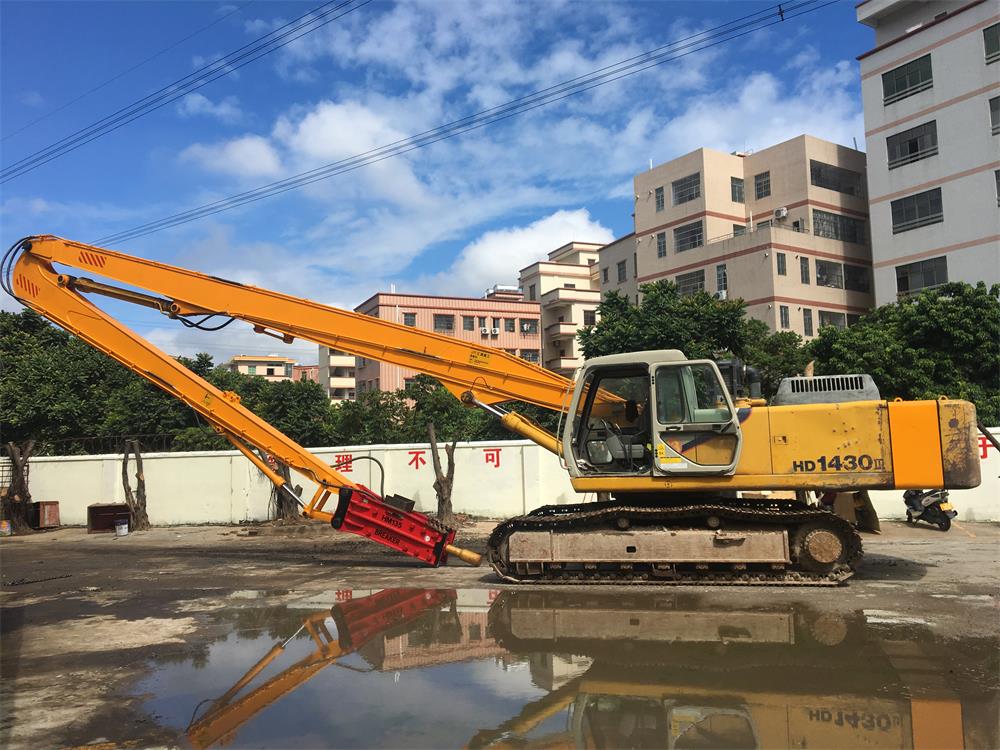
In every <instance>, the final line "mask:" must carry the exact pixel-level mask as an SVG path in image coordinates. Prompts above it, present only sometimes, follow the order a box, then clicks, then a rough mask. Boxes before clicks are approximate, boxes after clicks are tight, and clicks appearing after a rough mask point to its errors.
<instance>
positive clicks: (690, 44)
mask: <svg viewBox="0 0 1000 750" xmlns="http://www.w3.org/2000/svg"><path fill="white" fill-rule="evenodd" d="M836 1H837V0H826V1H825V2H820V0H804V1H802V2H797V3H796V2H793V3H790V4H787V5H786V4H784V3H782V4H779V5H775V6H770V7H769V8H766V9H764V10H761V11H758V12H756V13H751V14H749V15H747V16H743V17H741V18H737V19H734V20H733V21H729V22H727V23H724V24H721V25H720V26H716V27H713V28H711V29H708V30H706V31H703V32H699V33H697V34H693V35H691V36H689V37H685V38H683V39H680V40H677V41H675V42H672V43H670V44H667V45H663V46H660V47H657V48H654V49H652V50H649V51H647V52H644V53H641V54H639V55H635V56H633V57H630V58H627V59H625V60H621V61H619V62H617V63H613V64H611V65H607V66H604V67H603V68H598V69H597V70H595V71H591V72H590V73H587V74H584V75H581V76H577V77H576V78H572V79H569V80H567V81H563V82H561V83H558V84H555V85H553V86H549V87H547V88H544V89H540V90H538V91H534V92H532V93H530V94H526V95H524V96H521V97H518V98H516V99H513V100H511V101H509V102H506V103H505V104H501V105H498V106H495V107H491V108H489V109H485V110H482V111H480V112H477V113H475V114H473V115H469V116H467V117H463V118H460V119H458V120H454V121H452V122H450V123H447V124H445V125H441V126H439V127H437V128H433V129H431V130H426V131H424V132H422V133H418V134H416V135H413V136H408V137H406V138H402V139H400V140H398V141H394V142H393V143H389V144H386V145H384V146H380V147H378V148H374V149H371V150H369V151H365V152H363V153H360V154H355V155H354V156H350V157H347V158H345V159H340V160H338V161H335V162H332V163H330V164H326V165H323V166H321V167H316V168H315V169H311V170H308V171H305V172H301V173H299V174H296V175H293V176H292V177H288V178H285V179H283V180H277V181H275V182H271V183H269V184H267V185H263V186H261V187H258V188H254V189H252V190H248V191H245V192H242V193H238V194H236V195H233V196H229V197H228V198H222V199H219V200H217V201H213V202H211V203H207V204H204V205H202V206H198V207H196V208H192V209H189V210H187V211H182V212H180V213H177V214H173V215H171V216H167V217H165V218H163V219H159V220H156V221H152V222H147V223H146V224H141V225H139V226H136V227H133V228H131V229H128V230H124V231H121V232H117V233H114V234H111V235H108V236H106V237H102V238H101V239H98V240H95V244H110V243H116V242H124V241H126V240H130V239H135V238H137V237H143V236H145V235H148V234H152V233H154V232H158V231H161V230H163V229H168V228H170V227H174V226H179V225H181V224H186V223H188V222H191V221H195V220H197V219H200V218H205V217H207V216H212V215H214V214H217V213H221V212H223V211H228V210H231V209H234V208H238V207H240V206H244V205H247V204H249V203H254V202H256V201H258V200H263V199H265V198H270V197H273V196H276V195H280V194H281V193H285V192H288V191H290V190H296V189H298V188H301V187H304V186H306V185H310V184H312V183H314V182H319V181H320V180H325V179H329V178H331V177H334V176H336V175H340V174H344V173H345V172H351V171H354V170H355V169H360V168H362V167H365V166H369V165H371V164H375V163H377V162H380V161H384V160H386V159H390V158H393V157H395V156H401V155H403V154H406V153H408V152H410V151H414V150H416V149H419V148H423V147H425V146H429V145H431V144H433V143H437V142H438V141H442V140H446V139H448V138H453V137H455V136H457V135H461V134H463V133H467V132H469V131H471V130H476V129H478V128H482V127H486V126H488V125H492V124H495V123H497V122H501V121H503V120H506V119H509V118H511V117H515V116H517V115H520V114H524V113H525V112H529V111H531V110H534V109H537V108H539V107H543V106H546V105H548V104H553V103H555V102H558V101H561V100H562V99H566V98H568V97H570V96H575V95H577V94H580V93H583V92H585V91H589V90H590V89H593V88H597V87H600V86H604V85H607V84H609V83H612V82H614V81H617V80H620V79H622V78H626V77H629V76H632V75H636V74H638V73H641V72H643V71H645V70H648V69H650V68H653V67H657V66H659V65H663V64H665V63H667V62H671V61H674V60H677V59H679V58H681V57H685V56H687V55H690V54H694V53H695V52H700V51H703V50H706V49H709V48H710V47H714V46H717V45H719V44H723V43H725V42H729V41H732V40H734V39H737V38H739V37H742V36H746V35H747V34H750V33H753V32H755V31H759V30H761V29H764V28H767V27H769V26H773V25H775V24H778V23H782V22H783V21H784V20H787V19H791V18H795V17H798V16H801V15H805V14H806V13H811V12H815V11H817V10H820V9H821V8H824V7H826V6H828V5H832V4H833V3H834V2H836Z"/></svg>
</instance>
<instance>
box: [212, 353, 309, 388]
mask: <svg viewBox="0 0 1000 750" xmlns="http://www.w3.org/2000/svg"><path fill="white" fill-rule="evenodd" d="M226 367H228V368H229V369H230V370H231V371H232V372H238V373H242V374H243V375H256V376H257V377H261V378H265V379H267V380H270V381H272V382H276V381H279V380H291V379H292V373H293V372H294V370H293V368H294V367H295V360H294V359H290V358H289V357H278V356H273V355H269V356H266V357H260V356H256V355H251V354H238V355H236V356H235V357H233V358H232V359H231V360H229V362H228V363H227V364H226Z"/></svg>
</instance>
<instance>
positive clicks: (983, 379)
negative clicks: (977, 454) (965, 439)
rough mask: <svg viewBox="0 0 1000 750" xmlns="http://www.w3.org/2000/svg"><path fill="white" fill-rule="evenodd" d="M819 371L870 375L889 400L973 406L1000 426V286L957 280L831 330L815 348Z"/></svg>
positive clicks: (823, 330) (818, 339)
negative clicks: (951, 400) (962, 401)
mask: <svg viewBox="0 0 1000 750" xmlns="http://www.w3.org/2000/svg"><path fill="white" fill-rule="evenodd" d="M809 348H810V351H811V353H812V355H813V356H814V357H815V362H816V374H817V375H832V374H837V373H851V372H860V373H867V374H869V375H871V376H872V377H873V378H874V379H875V383H876V384H877V385H878V387H879V390H880V391H881V393H882V396H883V398H896V397H899V398H903V399H931V398H937V397H938V396H941V395H946V396H949V397H951V398H961V399H966V400H968V401H971V402H973V403H974V404H975V405H976V409H977V411H978V414H979V418H980V419H981V420H983V421H984V422H986V423H987V424H990V425H994V424H1000V285H993V286H992V287H990V288H987V287H986V284H984V283H982V282H980V283H978V284H977V285H976V286H972V285H970V284H963V283H950V284H945V285H944V286H941V287H938V288H937V289H933V290H928V291H925V292H922V293H920V294H916V295H913V296H910V297H905V298H903V299H901V300H900V301H899V302H894V303H892V304H889V305H883V306H882V307H879V308H877V309H875V310H873V311H872V312H870V313H869V314H868V315H865V316H864V317H863V318H862V319H861V320H860V321H859V322H858V323H857V324H856V325H854V326H851V327H850V328H834V327H829V326H828V327H824V328H821V329H820V330H819V335H818V336H817V337H816V339H815V340H814V341H813V342H812V343H811V344H810V347H809Z"/></svg>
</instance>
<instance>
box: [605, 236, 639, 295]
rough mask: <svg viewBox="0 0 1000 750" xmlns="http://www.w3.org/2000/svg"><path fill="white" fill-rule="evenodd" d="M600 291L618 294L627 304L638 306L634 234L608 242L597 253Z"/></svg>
mask: <svg viewBox="0 0 1000 750" xmlns="http://www.w3.org/2000/svg"><path fill="white" fill-rule="evenodd" d="M598 255H599V266H600V271H599V272H600V285H601V286H600V290H601V294H602V295H605V294H607V293H608V292H620V293H621V294H623V295H624V296H625V298H626V299H628V301H629V302H632V303H634V304H639V268H638V265H639V259H638V254H637V253H636V242H635V233H634V232H630V233H629V234H626V235H625V236H624V237H619V238H618V239H617V240H615V241H614V242H609V243H608V244H607V245H605V246H604V247H602V248H601V250H600V252H599V254H598Z"/></svg>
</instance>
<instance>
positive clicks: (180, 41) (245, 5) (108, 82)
mask: <svg viewBox="0 0 1000 750" xmlns="http://www.w3.org/2000/svg"><path fill="white" fill-rule="evenodd" d="M256 1H257V0H249V1H248V2H246V3H243V5H241V6H239V7H238V8H235V9H234V10H231V11H229V12H228V13H226V14H225V15H224V16H220V17H219V18H216V19H215V20H214V21H212V23H210V24H208V25H207V26H202V27H201V28H200V29H198V30H197V31H194V32H192V33H190V34H188V35H187V36H186V37H184V38H183V39H178V40H177V41H176V42H174V43H173V44H171V45H170V46H169V47H164V48H163V49H161V50H160V51H159V52H157V53H156V54H154V55H150V56H149V57H147V58H146V59H145V60H142V61H140V62H137V63H136V64H135V65H133V66H131V67H129V68H126V69H125V70H123V71H122V72H121V73H118V74H117V75H115V76H112V77H111V78H109V79H108V80H106V81H104V83H99V84H97V85H96V86H94V87H93V88H92V89H88V90H87V91H84V92H83V93H82V94H80V95H79V96H77V97H76V98H74V99H70V100H69V101H68V102H66V103H65V104H62V105H61V106H59V107H56V108H55V109H53V110H52V111H50V112H48V113H46V114H44V115H42V116H41V117H38V118H36V119H34V120H32V121H31V122H29V123H28V124H27V125H24V126H23V127H20V128H18V129H17V130H15V131H14V132H13V133H7V135H5V136H3V138H2V139H0V140H4V141H6V140H7V139H8V138H13V137H14V136H15V135H18V134H20V133H23V132H24V131H25V130H27V129H28V128H30V127H32V126H34V125H37V124H38V123H40V122H41V121H42V120H47V119H48V118H50V117H52V115H55V114H58V113H60V112H62V111H63V110H64V109H66V108H67V107H69V106H72V105H73V104H76V103H77V102H78V101H80V100H81V99H86V98H87V97H88V96H90V95H91V94H93V93H95V92H97V91H100V90H101V89H103V88H105V87H107V86H110V85H111V84H112V83H114V82H115V81H117V80H118V79H120V78H123V77H124V76H126V75H128V74H129V73H131V72H132V71H134V70H138V69H139V68H141V67H142V66H143V65H146V64H147V63H151V62H152V61H153V60H155V59H157V58H158V57H162V56H163V55H165V54H166V53H168V52H170V51H171V50H173V49H176V48H177V47H179V46H181V45H182V44H184V42H186V41H188V40H190V39H194V38H195V37H196V36H198V35H199V34H201V33H202V32H205V31H208V30H209V29H210V28H212V27H213V26H216V25H218V24H220V23H222V22H223V21H225V20H226V19H227V18H229V17H230V16H233V15H236V14H237V13H240V12H242V11H244V10H246V9H247V8H248V7H249V6H251V5H253V4H254V3H255V2H256Z"/></svg>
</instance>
